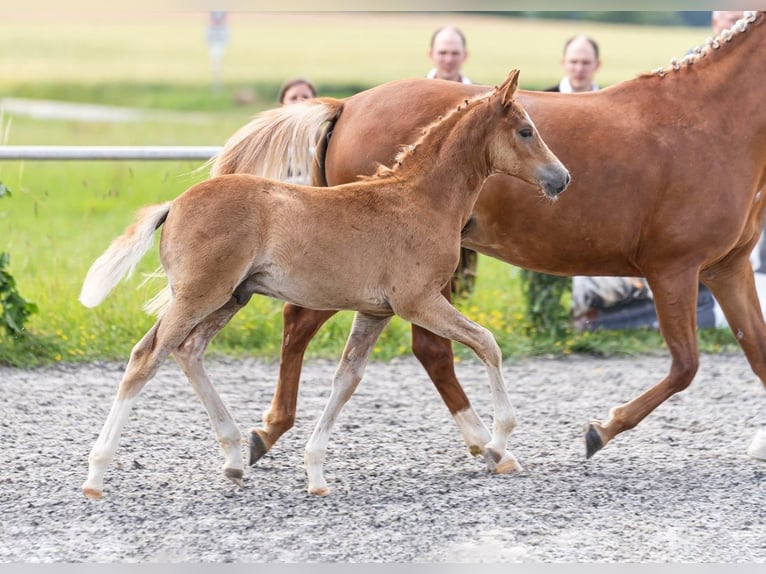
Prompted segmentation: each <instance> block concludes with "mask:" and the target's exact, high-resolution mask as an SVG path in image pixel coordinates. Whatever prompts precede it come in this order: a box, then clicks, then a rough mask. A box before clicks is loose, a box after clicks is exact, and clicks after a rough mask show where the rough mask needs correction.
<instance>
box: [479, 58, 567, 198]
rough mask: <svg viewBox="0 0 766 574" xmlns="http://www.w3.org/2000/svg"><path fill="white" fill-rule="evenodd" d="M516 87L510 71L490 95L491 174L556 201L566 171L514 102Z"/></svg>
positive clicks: (516, 78)
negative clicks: (525, 185)
mask: <svg viewBox="0 0 766 574" xmlns="http://www.w3.org/2000/svg"><path fill="white" fill-rule="evenodd" d="M518 85H519V71H518V70H512V71H511V73H510V74H508V77H507V78H506V80H505V81H504V82H503V83H502V85H500V86H499V87H496V88H495V90H494V91H493V92H492V94H491V95H490V96H489V98H490V104H491V105H492V109H493V111H494V112H495V114H496V115H497V116H498V117H496V118H494V121H493V124H494V126H493V127H494V130H495V133H494V137H493V138H492V144H491V145H490V165H491V168H492V172H493V173H504V174H507V175H513V176H514V177H518V178H519V179H522V180H524V181H526V182H527V183H530V184H532V185H534V186H536V187H539V188H540V189H541V190H542V191H543V193H544V194H545V196H546V197H549V198H551V199H555V198H556V197H558V194H560V193H561V192H562V191H564V189H565V188H566V187H567V185H569V181H570V180H571V178H570V176H569V171H567V169H566V167H564V165H563V164H562V163H561V161H560V160H559V159H558V158H557V157H556V156H555V155H554V154H553V152H551V150H550V149H548V146H547V145H546V143H545V142H544V141H543V139H542V138H541V137H540V134H539V133H538V131H537V128H536V127H535V124H534V123H533V122H532V120H531V119H530V117H529V114H527V112H526V111H525V110H524V108H523V107H522V106H521V104H520V103H519V102H517V101H516V100H515V99H514V95H515V94H516V89H517V88H518Z"/></svg>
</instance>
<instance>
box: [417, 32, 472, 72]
mask: <svg viewBox="0 0 766 574" xmlns="http://www.w3.org/2000/svg"><path fill="white" fill-rule="evenodd" d="M428 58H429V59H430V60H431V63H432V64H433V68H431V70H430V71H429V72H428V74H427V76H426V77H428V78H437V79H439V80H449V81H452V82H462V83H463V84H470V83H471V80H469V79H468V78H466V77H465V76H464V75H463V72H462V68H463V64H464V63H465V61H466V58H468V51H467V50H466V47H465V36H464V35H463V33H462V32H461V31H460V30H459V29H458V28H455V27H454V26H444V27H442V28H437V29H436V30H435V31H434V33H433V34H432V35H431V49H430V50H428Z"/></svg>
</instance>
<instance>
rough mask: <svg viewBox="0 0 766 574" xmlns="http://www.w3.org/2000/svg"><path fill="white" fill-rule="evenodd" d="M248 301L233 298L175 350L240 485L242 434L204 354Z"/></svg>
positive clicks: (228, 468)
mask: <svg viewBox="0 0 766 574" xmlns="http://www.w3.org/2000/svg"><path fill="white" fill-rule="evenodd" d="M248 300H249V297H248ZM246 304H247V301H245V302H237V300H236V299H234V298H232V299H231V300H230V301H229V302H228V303H227V304H226V305H224V306H223V307H221V308H220V309H218V310H217V311H215V312H214V313H212V314H210V315H209V316H208V317H206V318H205V319H204V320H203V321H201V322H200V323H199V324H198V325H197V326H196V327H195V328H194V329H193V330H192V332H191V333H189V336H188V337H186V339H184V341H183V343H181V345H180V346H179V347H178V349H176V350H175V351H174V352H173V356H174V357H175V359H176V362H177V363H178V365H179V366H180V367H181V369H182V370H183V372H184V373H185V374H186V377H187V378H188V379H189V382H190V383H191V385H192V388H193V389H194V392H195V393H196V394H197V396H198V397H199V399H200V402H202V405H203V406H204V407H205V411H206V412H207V414H208V417H209V418H210V423H211V425H212V426H213V431H214V432H215V435H216V438H217V440H218V444H220V445H221V448H222V449H223V452H224V457H225V458H224V463H223V473H224V475H225V476H226V477H227V478H229V479H231V480H232V481H233V482H234V483H236V484H238V485H240V486H241V485H242V476H243V471H244V465H243V464H242V453H241V450H240V448H241V440H242V437H241V433H240V431H239V428H238V427H237V424H236V423H235V422H234V418H233V417H232V416H231V414H230V413H229V410H228V408H227V407H226V405H225V404H224V402H223V400H222V399H221V397H220V396H219V395H218V393H217V392H216V390H215V388H214V387H213V384H212V382H211V381H210V378H209V377H208V374H207V372H206V371H205V361H204V354H205V351H206V349H207V346H208V344H209V343H210V341H211V340H212V339H213V337H215V335H216V334H217V333H218V331H220V330H221V329H223V328H224V327H225V326H226V324H227V323H228V322H229V321H230V320H231V318H232V317H233V316H234V315H235V314H236V313H237V311H239V310H240V309H241V308H242V307H244V306H245V305H246Z"/></svg>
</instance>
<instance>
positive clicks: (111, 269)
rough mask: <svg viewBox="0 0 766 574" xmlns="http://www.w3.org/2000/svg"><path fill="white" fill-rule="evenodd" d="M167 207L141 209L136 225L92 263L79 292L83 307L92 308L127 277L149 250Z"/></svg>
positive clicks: (169, 204)
mask: <svg viewBox="0 0 766 574" xmlns="http://www.w3.org/2000/svg"><path fill="white" fill-rule="evenodd" d="M171 203H172V202H170V201H168V202H166V203H163V204H161V205H152V206H149V207H144V208H143V209H141V210H140V211H139V212H138V216H137V218H136V221H135V222H134V223H133V224H132V225H130V226H129V227H128V228H127V229H126V230H125V233H123V234H122V235H120V236H119V237H117V238H116V239H114V240H113V241H112V243H111V244H110V245H109V247H108V248H107V249H106V251H104V253H103V254H102V255H101V256H100V257H99V258H98V259H96V261H94V263H93V265H91V267H90V269H89V270H88V274H87V275H86V276H85V281H84V282H83V285H82V290H81V291H80V302H81V303H82V304H83V305H85V306H86V307H95V306H96V305H98V304H99V303H101V302H102V301H103V300H104V299H105V298H106V296H107V295H108V294H109V292H110V291H111V290H112V289H114V288H115V286H116V285H117V283H119V282H120V280H121V279H122V278H123V277H125V278H127V277H130V275H131V274H132V273H133V271H134V270H135V268H136V265H137V264H138V262H139V261H141V258H142V257H143V256H144V255H145V254H146V252H147V251H149V248H150V247H151V246H152V243H153V242H154V232H155V231H156V230H157V229H158V228H159V227H160V226H161V225H162V224H163V223H165V219H166V218H167V216H168V213H169V212H170V206H171Z"/></svg>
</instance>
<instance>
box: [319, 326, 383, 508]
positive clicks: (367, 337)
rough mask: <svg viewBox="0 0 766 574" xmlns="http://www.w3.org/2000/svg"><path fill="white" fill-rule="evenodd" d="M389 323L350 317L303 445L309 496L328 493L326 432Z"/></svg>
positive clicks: (328, 431)
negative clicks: (318, 411) (335, 365)
mask: <svg viewBox="0 0 766 574" xmlns="http://www.w3.org/2000/svg"><path fill="white" fill-rule="evenodd" d="M390 319H391V317H376V316H374V315H366V314H364V313H357V314H356V316H355V317H354V324H353V326H352V327H351V334H350V335H349V336H348V340H347V341H346V346H345V348H344V349H343V356H342V357H341V360H340V363H339V364H338V369H337V370H336V371H335V376H334V377H333V381H332V391H331V393H330V398H329V400H328V401H327V405H326V406H325V408H324V411H323V412H322V416H321V417H320V418H319V422H318V423H317V426H316V428H315V429H314V432H313V433H312V435H311V438H310V439H309V441H308V443H307V444H306V454H305V464H306V473H307V474H308V481H309V485H308V491H309V493H310V494H316V495H318V496H324V495H326V494H327V493H328V492H329V491H330V489H329V488H328V487H327V482H326V481H325V479H324V472H323V469H324V460H325V455H326V453H327V443H328V441H329V440H330V432H331V431H332V428H333V426H334V425H335V421H336V419H337V418H338V415H339V414H340V411H341V409H342V408H343V405H345V404H346V402H347V401H348V400H349V399H350V398H351V395H353V394H354V391H355V390H356V387H357V385H359V381H361V380H362V375H363V374H364V369H365V367H366V366H367V360H368V359H369V357H370V353H371V352H372V349H373V347H374V346H375V341H377V340H378V337H379V336H380V334H381V332H382V331H383V329H384V328H385V326H386V325H387V324H388V322H389V321H390Z"/></svg>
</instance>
